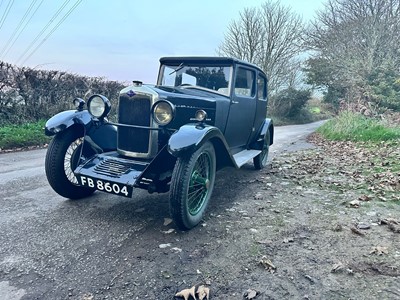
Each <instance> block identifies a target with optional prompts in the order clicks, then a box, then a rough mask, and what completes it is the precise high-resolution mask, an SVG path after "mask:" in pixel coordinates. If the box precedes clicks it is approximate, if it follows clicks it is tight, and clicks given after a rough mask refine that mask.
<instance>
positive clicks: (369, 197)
mask: <svg viewBox="0 0 400 300" xmlns="http://www.w3.org/2000/svg"><path fill="white" fill-rule="evenodd" d="M358 200H361V201H370V200H372V197H371V196H368V195H361V196H360V197H358Z"/></svg>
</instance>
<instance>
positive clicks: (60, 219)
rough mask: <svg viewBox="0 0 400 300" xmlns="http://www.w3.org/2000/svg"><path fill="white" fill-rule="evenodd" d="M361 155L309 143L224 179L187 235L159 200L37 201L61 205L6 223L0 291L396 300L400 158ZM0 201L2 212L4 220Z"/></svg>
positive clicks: (27, 295) (350, 148)
mask: <svg viewBox="0 0 400 300" xmlns="http://www.w3.org/2000/svg"><path fill="white" fill-rule="evenodd" d="M357 147H358V146H356V145H354V144H351V143H347V144H346V143H342V144H340V143H326V142H324V141H322V140H321V139H320V138H315V137H314V138H313V139H312V142H311V143H309V144H305V143H301V144H299V143H293V144H292V145H291V146H289V147H287V148H286V150H285V151H284V152H283V153H279V155H278V154H275V155H274V157H273V159H272V161H271V163H270V165H269V166H268V167H267V168H266V169H264V170H262V171H260V172H259V171H254V170H253V167H252V165H250V164H249V165H246V166H245V167H244V168H243V169H240V170H233V169H225V170H223V171H221V172H219V173H218V174H217V182H216V188H215V190H214V194H213V197H212V201H211V204H210V207H209V208H208V213H207V214H206V217H205V218H204V220H203V222H202V223H201V224H200V225H199V226H197V227H196V228H194V229H193V230H191V231H188V232H181V231H177V230H176V228H175V227H174V225H173V223H171V220H170V219H169V216H168V198H167V197H166V196H165V195H147V194H145V193H143V194H142V197H141V198H142V199H141V201H131V200H129V199H121V198H120V197H114V196H109V195H107V197H108V198H107V199H109V198H110V197H113V198H112V200H111V201H110V202H107V201H106V200H105V199H106V198H103V197H106V196H100V193H96V194H95V195H94V196H93V197H91V198H89V199H87V200H81V201H65V200H64V201H61V200H62V199H61V198H57V196H55V195H54V194H52V193H51V192H49V191H48V190H45V191H43V190H42V192H43V193H45V194H46V195H48V197H50V198H56V199H51V200H58V201H55V202H53V204H51V205H52V206H53V208H52V209H53V212H54V213H53V214H49V213H48V212H47V211H45V210H44V209H42V210H41V208H38V209H37V211H36V213H34V214H33V215H32V214H26V215H22V216H21V218H19V219H17V220H16V219H15V218H11V217H10V219H9V220H5V219H3V221H2V222H3V223H2V234H1V236H0V242H1V247H0V290H1V291H3V292H4V291H6V292H7V293H6V295H9V298H6V299H82V300H83V299H84V300H89V299H185V298H184V297H175V295H176V294H177V293H179V292H180V291H182V290H185V289H190V288H192V287H193V286H195V289H194V295H195V296H196V299H201V297H204V298H203V299H206V297H207V295H206V293H205V292H204V293H203V292H201V291H199V287H200V286H203V287H205V288H207V289H209V299H229V300H231V299H238V300H242V299H256V300H260V299H399V298H400V277H399V276H400V260H399V258H400V213H399V208H400V206H399V203H400V199H399V195H400V170H397V169H391V168H390V166H391V164H392V162H393V161H396V160H399V159H400V153H399V151H394V152H393V151H392V152H391V153H386V155H385V153H383V152H382V153H380V154H379V155H377V154H376V153H377V152H376V151H378V150H377V149H370V150H364V148H357ZM379 149H381V150H379V151H385V145H383V146H382V147H380V148H379ZM390 149H396V147H392V148H390ZM397 149H399V148H398V147H397ZM372 166H379V167H381V168H383V172H381V173H379V174H382V173H385V174H384V175H379V176H380V177H379V176H378V177H379V178H375V177H376V176H374V174H373V173H374V172H368V170H369V169H372ZM386 171H387V172H386ZM375 173H376V172H375ZM36 180H41V179H36ZM19 183H20V184H21V189H22V188H23V186H24V184H25V185H27V184H28V183H24V182H19ZM35 193H36V194H35V195H37V194H39V193H40V191H36V192H35ZM7 197H11V195H7V194H5V196H4V199H3V200H2V204H3V205H2V208H1V210H3V211H4V210H7V209H9V210H10V212H11V206H10V204H9V203H7V202H6V200H7V199H6V198H7ZM20 205H21V206H22V207H21V210H22V211H24V205H25V208H26V206H30V205H33V204H32V203H30V202H29V201H24V202H23V203H20ZM88 207H90V208H91V209H88ZM92 208H93V209H92ZM10 214H11V213H10ZM11 215H12V214H11ZM4 216H6V214H4ZM196 291H199V293H197V294H195V293H196ZM203 291H204V290H203ZM185 292H188V293H187V295H188V296H187V298H186V300H188V299H193V297H192V296H189V294H190V292H193V291H190V290H189V291H184V292H183V295H184V294H185ZM12 297H13V298H12ZM0 298H1V296H0Z"/></svg>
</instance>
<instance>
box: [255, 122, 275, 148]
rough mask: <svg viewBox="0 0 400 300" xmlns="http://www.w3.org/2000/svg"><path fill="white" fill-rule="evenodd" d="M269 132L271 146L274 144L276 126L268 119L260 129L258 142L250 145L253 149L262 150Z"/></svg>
mask: <svg viewBox="0 0 400 300" xmlns="http://www.w3.org/2000/svg"><path fill="white" fill-rule="evenodd" d="M268 130H269V133H270V134H269V145H272V144H273V143H274V124H273V122H272V120H271V119H269V118H266V119H265V120H264V123H263V124H262V126H261V128H260V129H259V133H258V135H257V138H256V140H255V141H254V142H253V143H252V144H250V147H251V149H257V150H262V148H263V145H264V138H265V135H266V134H267V131H268Z"/></svg>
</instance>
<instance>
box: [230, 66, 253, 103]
mask: <svg viewBox="0 0 400 300" xmlns="http://www.w3.org/2000/svg"><path fill="white" fill-rule="evenodd" d="M254 81H255V75H254V71H251V70H247V69H244V68H240V67H239V68H238V69H237V72H236V79H235V95H237V96H245V97H254V95H255V84H254Z"/></svg>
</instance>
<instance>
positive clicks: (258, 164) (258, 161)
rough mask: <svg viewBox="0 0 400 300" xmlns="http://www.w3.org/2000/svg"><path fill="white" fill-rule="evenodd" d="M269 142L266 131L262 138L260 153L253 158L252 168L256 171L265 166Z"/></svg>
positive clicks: (268, 135)
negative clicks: (262, 143)
mask: <svg viewBox="0 0 400 300" xmlns="http://www.w3.org/2000/svg"><path fill="white" fill-rule="evenodd" d="M269 140H270V133H269V130H268V131H267V133H266V134H265V137H264V145H263V149H262V151H261V153H260V154H258V155H257V156H256V157H254V158H253V163H254V168H256V170H261V169H263V168H264V167H265V166H266V165H267V162H268V153H269Z"/></svg>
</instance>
